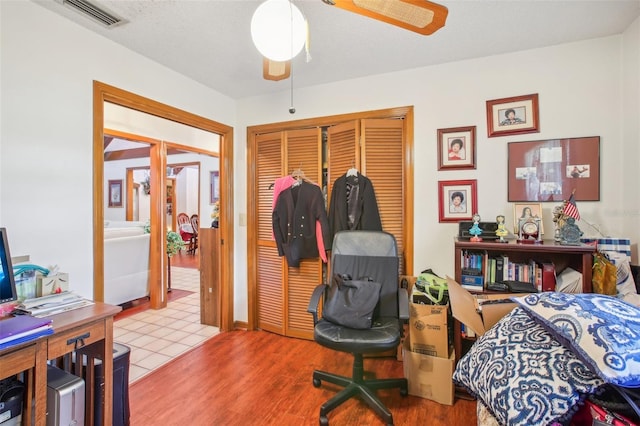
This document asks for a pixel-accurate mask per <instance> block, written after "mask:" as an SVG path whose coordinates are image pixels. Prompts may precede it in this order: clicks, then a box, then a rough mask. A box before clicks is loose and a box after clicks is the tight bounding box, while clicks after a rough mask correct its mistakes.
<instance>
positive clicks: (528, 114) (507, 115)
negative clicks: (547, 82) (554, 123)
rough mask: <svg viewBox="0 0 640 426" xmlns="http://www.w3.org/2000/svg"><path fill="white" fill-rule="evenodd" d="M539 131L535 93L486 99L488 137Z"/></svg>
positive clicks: (536, 95)
mask: <svg viewBox="0 0 640 426" xmlns="http://www.w3.org/2000/svg"><path fill="white" fill-rule="evenodd" d="M539 131H540V118H539V114H538V94H537V93H534V94H532V95H524V96H514V97H511V98H503V99H493V100H491V101H487V133H488V136H489V137H490V138H492V137H495V136H507V135H518V134H522V133H537V132H539Z"/></svg>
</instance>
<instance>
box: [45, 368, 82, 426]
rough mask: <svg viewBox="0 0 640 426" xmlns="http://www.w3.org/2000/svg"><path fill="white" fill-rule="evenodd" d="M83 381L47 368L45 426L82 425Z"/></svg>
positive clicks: (58, 370)
mask: <svg viewBox="0 0 640 426" xmlns="http://www.w3.org/2000/svg"><path fill="white" fill-rule="evenodd" d="M84 397H85V388H84V380H82V379H81V378H80V377H78V376H74V375H73V374H71V373H67V372H66V371H64V370H61V369H59V368H56V367H53V366H51V365H49V366H47V426H68V425H83V424H84Z"/></svg>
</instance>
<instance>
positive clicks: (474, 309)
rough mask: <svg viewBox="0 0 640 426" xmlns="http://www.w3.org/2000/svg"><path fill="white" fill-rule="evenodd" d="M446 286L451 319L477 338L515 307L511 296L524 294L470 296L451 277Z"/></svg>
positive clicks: (522, 294)
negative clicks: (469, 330) (468, 329)
mask: <svg viewBox="0 0 640 426" xmlns="http://www.w3.org/2000/svg"><path fill="white" fill-rule="evenodd" d="M447 285H448V287H449V302H450V303H451V313H452V314H453V317H454V318H455V319H457V320H458V321H460V322H461V323H462V324H464V325H465V326H466V327H468V328H470V329H471V330H473V331H474V332H475V333H476V334H477V335H478V336H482V335H483V334H484V332H485V331H487V330H489V329H490V328H491V327H493V325H494V324H495V323H497V322H498V321H500V318H502V317H503V316H505V315H506V314H508V313H509V312H511V311H512V310H513V308H515V307H516V306H517V305H516V304H515V303H513V302H512V301H511V300H510V298H511V297H512V296H516V297H522V296H524V295H525V294H526V293H504V294H471V293H469V292H468V291H467V290H465V289H464V288H462V286H461V285H460V284H458V283H457V282H456V281H455V280H454V279H452V278H451V277H447Z"/></svg>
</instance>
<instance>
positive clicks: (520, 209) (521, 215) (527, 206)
mask: <svg viewBox="0 0 640 426" xmlns="http://www.w3.org/2000/svg"><path fill="white" fill-rule="evenodd" d="M532 217H533V218H536V217H537V218H539V219H540V234H544V227H543V226H542V203H514V204H513V233H514V234H516V235H518V231H519V228H520V221H521V220H522V219H528V218H532Z"/></svg>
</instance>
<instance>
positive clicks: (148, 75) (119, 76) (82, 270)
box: [0, 0, 236, 297]
mask: <svg viewBox="0 0 640 426" xmlns="http://www.w3.org/2000/svg"><path fill="white" fill-rule="evenodd" d="M0 40H2V48H1V49H0V61H1V62H0V64H1V67H2V68H1V73H0V74H1V77H0V78H1V80H0V83H1V90H0V92H1V94H0V101H1V102H0V104H1V105H2V110H1V111H0V114H1V115H0V119H1V120H0V122H1V123H2V126H1V129H0V136H1V137H0V154H1V156H0V224H1V226H5V227H7V228H8V231H9V238H10V243H11V251H12V254H14V255H20V254H30V255H31V260H32V261H33V262H34V263H37V264H43V265H49V264H54V263H55V264H58V265H59V266H60V268H61V269H62V270H63V271H65V272H69V273H70V280H71V288H72V289H73V290H75V291H77V292H78V293H80V294H82V295H84V296H87V297H92V294H93V242H92V240H93V239H92V235H93V198H92V197H93V157H92V146H93V136H92V130H93V129H92V126H93V105H92V102H93V86H92V85H93V81H94V80H97V81H101V82H104V83H107V84H110V85H113V86H116V87H119V88H121V89H124V90H128V91H131V92H134V93H136V94H139V95H141V96H145V97H147V98H151V99H154V100H157V101H159V102H162V103H165V104H168V105H172V106H174V107H177V108H180V109H183V110H186V111H189V112H191V113H194V114H197V115H201V116H203V117H207V118H210V119H212V120H215V121H218V122H220V123H224V124H226V125H230V126H235V120H236V118H235V112H236V109H235V107H236V104H235V102H234V101H233V100H231V99H230V98H228V97H226V96H223V95H221V94H220V93H218V92H215V91H213V90H211V89H208V88H206V87H204V86H202V85H201V84H198V83H196V82H194V81H192V80H190V79H187V78H185V77H183V76H181V75H180V74H177V73H175V72H173V71H170V70H168V69H167V68H165V67H163V66H161V65H158V64H157V63H154V62H152V61H150V60H149V59H147V58H144V57H142V56H141V55H138V54H136V53H134V52H132V51H130V50H127V49H125V48H123V47H121V46H119V45H117V44H115V43H113V42H111V41H109V40H106V39H104V38H103V37H101V36H99V35H97V34H94V33H92V32H90V31H88V30H86V29H84V28H82V27H80V26H78V25H76V24H73V23H71V22H70V21H68V20H67V19H65V18H63V17H61V16H59V15H56V14H54V13H52V12H50V11H48V10H47V9H45V8H43V7H41V6H38V5H36V4H34V3H32V2H29V1H24V0H21V1H1V2H0ZM209 210H210V209H209Z"/></svg>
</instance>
